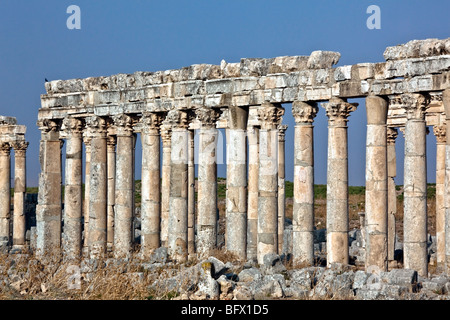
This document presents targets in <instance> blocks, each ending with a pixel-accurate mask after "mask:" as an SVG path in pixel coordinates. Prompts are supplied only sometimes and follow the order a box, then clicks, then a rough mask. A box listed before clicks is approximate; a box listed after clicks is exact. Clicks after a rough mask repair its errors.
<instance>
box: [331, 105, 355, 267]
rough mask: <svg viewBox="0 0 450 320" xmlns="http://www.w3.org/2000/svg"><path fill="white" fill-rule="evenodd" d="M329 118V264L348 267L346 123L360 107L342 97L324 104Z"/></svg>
mask: <svg viewBox="0 0 450 320" xmlns="http://www.w3.org/2000/svg"><path fill="white" fill-rule="evenodd" d="M323 106H324V107H325V110H326V114H327V117H328V163H327V265H328V266H330V265H331V264H332V263H341V264H348V258H349V252H348V145H347V122H348V119H347V118H348V117H349V116H350V112H352V111H354V110H356V107H357V106H358V104H356V103H348V102H346V101H344V100H343V99H340V98H335V97H333V98H331V99H330V101H329V102H328V103H324V104H323Z"/></svg>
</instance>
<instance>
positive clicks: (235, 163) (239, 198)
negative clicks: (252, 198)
mask: <svg viewBox="0 0 450 320" xmlns="http://www.w3.org/2000/svg"><path fill="white" fill-rule="evenodd" d="M247 120H248V109H247V108H241V107H234V106H231V107H230V108H229V129H228V134H227V135H228V136H227V193H226V231H225V232H226V234H225V241H226V248H227V250H228V251H229V252H231V253H233V254H235V255H236V256H237V257H238V258H240V259H242V260H245V259H246V255H247V161H246V160H247V157H246V154H247V143H246V129H247Z"/></svg>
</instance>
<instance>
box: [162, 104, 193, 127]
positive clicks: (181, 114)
mask: <svg viewBox="0 0 450 320" xmlns="http://www.w3.org/2000/svg"><path fill="white" fill-rule="evenodd" d="M163 123H164V125H168V126H170V127H171V128H172V129H174V128H179V129H187V128H188V126H189V113H188V111H185V110H175V109H173V110H170V111H169V112H168V113H167V117H166V119H165V120H164V121H163Z"/></svg>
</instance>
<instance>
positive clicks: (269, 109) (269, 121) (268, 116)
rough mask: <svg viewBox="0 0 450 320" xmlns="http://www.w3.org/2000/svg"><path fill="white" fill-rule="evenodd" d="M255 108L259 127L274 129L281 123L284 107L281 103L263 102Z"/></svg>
mask: <svg viewBox="0 0 450 320" xmlns="http://www.w3.org/2000/svg"><path fill="white" fill-rule="evenodd" d="M256 110H257V113H258V121H260V123H261V129H266V130H268V129H275V128H277V126H278V125H279V124H280V123H281V120H282V119H283V115H284V108H283V107H282V106H281V104H273V103H270V102H264V103H263V104H262V105H261V106H260V107H259V108H258V109H256Z"/></svg>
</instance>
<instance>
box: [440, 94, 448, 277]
mask: <svg viewBox="0 0 450 320" xmlns="http://www.w3.org/2000/svg"><path fill="white" fill-rule="evenodd" d="M442 96H443V97H442V99H443V102H444V110H445V123H446V128H445V131H446V132H450V89H446V90H444V91H443V93H442ZM444 190H445V192H444V202H445V226H444V232H445V272H446V273H447V276H450V139H446V145H445V183H444Z"/></svg>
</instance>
